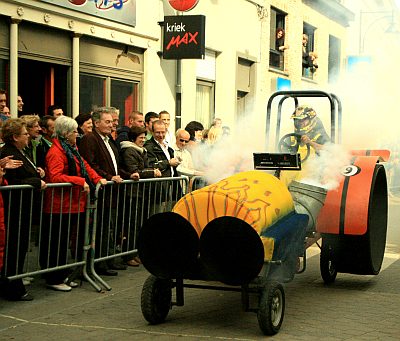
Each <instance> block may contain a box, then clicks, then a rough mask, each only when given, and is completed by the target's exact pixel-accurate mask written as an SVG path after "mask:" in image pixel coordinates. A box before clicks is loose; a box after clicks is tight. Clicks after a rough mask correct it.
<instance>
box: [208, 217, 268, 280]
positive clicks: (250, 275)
mask: <svg viewBox="0 0 400 341" xmlns="http://www.w3.org/2000/svg"><path fill="white" fill-rule="evenodd" d="M200 261H201V263H202V264H203V265H204V267H205V268H206V271H207V273H208V275H209V276H210V277H211V278H213V279H214V280H218V281H220V282H222V283H225V284H228V285H242V284H246V283H249V282H250V281H251V280H253V279H254V278H255V277H256V276H257V275H258V274H259V272H260V271H261V268H262V266H263V263H264V247H263V244H262V242H261V238H260V236H259V235H258V233H257V232H256V231H255V230H254V229H253V228H252V227H251V226H250V225H249V224H247V223H246V222H245V221H243V220H240V219H238V218H235V217H229V216H226V217H219V218H216V219H214V220H212V221H210V222H209V223H208V224H207V225H206V227H205V228H204V230H203V231H202V233H201V235H200Z"/></svg>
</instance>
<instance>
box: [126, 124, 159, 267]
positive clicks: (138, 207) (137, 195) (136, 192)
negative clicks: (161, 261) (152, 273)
mask: <svg viewBox="0 0 400 341" xmlns="http://www.w3.org/2000/svg"><path fill="white" fill-rule="evenodd" d="M146 133H147V131H146V128H143V127H131V128H130V129H129V132H128V139H129V140H128V141H122V142H121V152H120V156H121V168H122V169H124V170H125V171H127V172H129V173H130V174H132V173H138V174H139V177H140V179H148V178H155V177H161V171H160V170H159V169H154V168H150V167H149V166H148V161H147V151H146V149H145V148H144V147H143V145H144V143H145V142H146ZM140 185H142V184H138V186H140ZM143 189H144V188H143V186H141V187H139V188H137V187H136V186H135V187H133V188H132V197H134V200H133V203H134V204H135V206H134V210H133V211H131V212H129V211H128V212H127V216H128V219H129V215H130V216H131V219H130V220H132V221H134V222H135V221H136V222H138V224H132V225H130V228H129V236H128V245H127V247H128V250H133V248H134V244H135V243H134V239H135V230H136V229H137V226H138V225H139V226H140V225H141V223H142V222H141V220H142V213H143V215H146V214H147V211H148V203H149V199H150V198H149V197H147V198H144V200H142V199H143V193H142V192H143ZM142 202H143V203H142ZM126 264H127V265H129V266H138V265H139V261H138V259H137V258H134V257H130V256H128V257H127V258H126Z"/></svg>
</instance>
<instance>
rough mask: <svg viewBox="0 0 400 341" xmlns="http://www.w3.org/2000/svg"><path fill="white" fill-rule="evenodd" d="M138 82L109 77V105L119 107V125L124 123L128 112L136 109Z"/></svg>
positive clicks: (126, 120)
mask: <svg viewBox="0 0 400 341" xmlns="http://www.w3.org/2000/svg"><path fill="white" fill-rule="evenodd" d="M138 88H139V85H138V83H134V82H130V81H123V80H117V79H111V106H112V107H115V108H117V109H119V113H120V115H119V125H126V124H127V123H128V120H129V114H130V113H131V112H132V111H134V110H138V107H139V105H138V92H139V91H138V90H139V89H138Z"/></svg>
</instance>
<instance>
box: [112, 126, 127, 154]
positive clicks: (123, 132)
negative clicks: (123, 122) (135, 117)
mask: <svg viewBox="0 0 400 341" xmlns="http://www.w3.org/2000/svg"><path fill="white" fill-rule="evenodd" d="M129 130H130V128H129V127H128V126H122V127H120V128H118V129H117V138H116V139H115V143H116V145H117V147H118V149H120V148H121V142H122V141H129V137H128V133H129Z"/></svg>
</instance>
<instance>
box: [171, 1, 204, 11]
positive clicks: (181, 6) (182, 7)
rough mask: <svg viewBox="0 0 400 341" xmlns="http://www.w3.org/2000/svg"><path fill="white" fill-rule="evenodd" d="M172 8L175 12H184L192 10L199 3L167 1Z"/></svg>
mask: <svg viewBox="0 0 400 341" xmlns="http://www.w3.org/2000/svg"><path fill="white" fill-rule="evenodd" d="M168 1H169V4H170V5H171V6H172V8H174V9H176V10H177V11H181V12H186V11H190V10H191V9H193V8H194V7H195V6H196V5H197V4H198V2H199V0H168Z"/></svg>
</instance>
